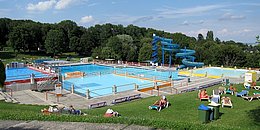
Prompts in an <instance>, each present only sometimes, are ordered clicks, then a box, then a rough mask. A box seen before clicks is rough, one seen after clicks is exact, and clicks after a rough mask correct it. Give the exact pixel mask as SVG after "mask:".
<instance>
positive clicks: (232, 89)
mask: <svg viewBox="0 0 260 130" xmlns="http://www.w3.org/2000/svg"><path fill="white" fill-rule="evenodd" d="M229 90H231V91H234V92H236V91H237V89H236V88H235V87H233V85H232V84H231V85H230V86H229Z"/></svg>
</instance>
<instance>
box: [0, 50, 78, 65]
mask: <svg viewBox="0 0 260 130" xmlns="http://www.w3.org/2000/svg"><path fill="white" fill-rule="evenodd" d="M68 56H70V57H73V59H71V60H73V61H79V59H80V58H81V57H80V56H78V55H76V54H75V53H63V54H62V55H61V56H59V59H61V60H66V58H67V57H68ZM49 58H51V57H50V56H46V54H45V53H43V52H42V53H39V52H31V53H28V52H27V53H17V55H16V54H15V53H14V52H12V51H5V52H3V51H2V52H0V59H2V60H3V63H4V64H8V63H10V62H26V61H27V62H33V60H36V59H49Z"/></svg>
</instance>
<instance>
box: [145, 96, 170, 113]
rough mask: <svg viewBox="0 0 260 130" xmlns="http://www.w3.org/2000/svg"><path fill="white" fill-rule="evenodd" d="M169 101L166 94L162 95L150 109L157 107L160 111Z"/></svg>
mask: <svg viewBox="0 0 260 130" xmlns="http://www.w3.org/2000/svg"><path fill="white" fill-rule="evenodd" d="M168 105H169V102H168V101H167V99H166V97H165V96H162V98H161V99H160V100H157V101H156V102H155V103H154V104H153V105H151V106H149V109H156V110H157V111H160V110H161V109H162V108H167V107H168Z"/></svg>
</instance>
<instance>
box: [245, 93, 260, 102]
mask: <svg viewBox="0 0 260 130" xmlns="http://www.w3.org/2000/svg"><path fill="white" fill-rule="evenodd" d="M242 98H244V99H246V100H248V101H249V102H251V101H252V100H253V99H258V100H259V101H260V94H255V95H253V96H242Z"/></svg>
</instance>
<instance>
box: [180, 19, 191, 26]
mask: <svg viewBox="0 0 260 130" xmlns="http://www.w3.org/2000/svg"><path fill="white" fill-rule="evenodd" d="M189 24H190V23H189V22H188V21H187V20H185V21H183V23H182V25H189Z"/></svg>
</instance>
